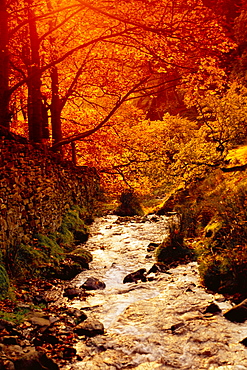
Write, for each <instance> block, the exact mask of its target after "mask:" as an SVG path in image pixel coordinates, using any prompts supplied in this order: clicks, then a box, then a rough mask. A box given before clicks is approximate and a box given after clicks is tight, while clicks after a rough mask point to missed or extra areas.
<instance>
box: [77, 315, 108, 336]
mask: <svg viewBox="0 0 247 370" xmlns="http://www.w3.org/2000/svg"><path fill="white" fill-rule="evenodd" d="M75 332H76V333H77V334H78V335H85V336H86V337H95V336H96V335H99V334H104V326H103V324H102V323H101V322H100V321H98V320H92V319H87V320H85V321H83V322H82V323H80V324H78V325H77V326H76V328H75Z"/></svg>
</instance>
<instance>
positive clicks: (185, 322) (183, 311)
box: [64, 216, 247, 370]
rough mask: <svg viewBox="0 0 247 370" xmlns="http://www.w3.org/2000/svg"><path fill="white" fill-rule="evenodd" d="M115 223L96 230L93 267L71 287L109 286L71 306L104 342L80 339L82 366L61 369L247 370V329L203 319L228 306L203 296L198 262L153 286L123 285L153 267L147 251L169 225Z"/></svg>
mask: <svg viewBox="0 0 247 370" xmlns="http://www.w3.org/2000/svg"><path fill="white" fill-rule="evenodd" d="M116 221H117V217H116V216H107V217H104V218H100V219H97V220H96V221H95V222H94V224H93V225H92V228H91V236H90V238H89V240H88V242H87V245H86V248H87V249H89V250H90V251H91V252H92V254H93V262H92V263H91V264H90V270H88V271H84V272H82V273H81V274H80V275H78V276H77V277H76V278H75V279H74V281H73V283H74V285H76V286H78V287H79V286H81V285H82V284H83V283H84V282H85V280H86V279H87V278H88V277H96V278H98V279H100V280H101V281H104V282H105V284H106V288H105V289H104V290H96V291H90V295H89V297H87V298H86V300H85V301H79V300H74V301H72V303H71V306H72V307H76V308H80V309H82V310H83V311H85V313H86V314H87V315H88V317H90V318H94V319H97V320H99V321H100V322H102V323H103V325H104V328H105V334H104V335H98V336H96V337H94V338H88V339H85V338H82V340H81V341H80V342H79V343H78V345H77V353H78V355H80V357H81V359H82V360H81V361H78V362H76V363H75V364H73V365H72V364H71V365H69V366H66V367H65V368H64V369H66V370H116V369H135V370H153V369H158V370H160V369H171V370H172V369H184V370H190V369H194V370H202V369H208V370H216V369H217V370H244V369H245V370H247V349H246V347H245V346H244V345H243V344H240V343H239V342H240V341H241V340H242V339H244V338H245V337H247V326H246V324H236V323H232V322H229V321H227V320H226V319H225V318H224V316H223V315H222V314H217V315H213V314H204V313H203V309H204V308H206V307H207V306H208V305H209V304H210V303H212V302H214V303H216V304H217V305H218V306H219V307H220V308H221V309H222V312H224V311H225V310H227V309H228V308H230V307H231V304H230V303H229V302H227V301H225V300H224V297H223V296H221V295H219V294H216V295H213V294H210V293H207V292H206V291H205V290H204V289H203V287H202V286H201V285H200V281H199V277H198V271H197V264H196V263H195V262H191V263H189V264H187V265H180V266H178V267H177V268H173V269H170V270H169V274H167V273H158V274H156V275H155V276H153V280H152V281H147V282H140V283H137V284H135V283H127V284H123V282H122V281H123V278H124V277H125V276H126V275H127V274H128V273H130V272H133V271H136V270H138V269H139V268H146V269H147V270H149V269H150V268H151V267H152V265H153V263H154V262H155V259H154V257H153V255H152V254H151V253H148V252H147V246H148V244H149V243H150V242H156V243H157V242H161V241H162V239H163V238H164V235H165V233H166V230H167V225H168V221H167V218H166V217H159V218H158V219H156V221H154V220H152V219H151V218H150V219H149V220H148V221H146V222H143V223H141V222H138V220H135V219H132V220H129V221H128V222H120V223H117V222H116ZM150 276H151V275H150Z"/></svg>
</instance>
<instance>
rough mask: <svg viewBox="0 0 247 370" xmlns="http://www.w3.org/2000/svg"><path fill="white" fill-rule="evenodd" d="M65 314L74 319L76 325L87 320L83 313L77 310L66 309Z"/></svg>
mask: <svg viewBox="0 0 247 370" xmlns="http://www.w3.org/2000/svg"><path fill="white" fill-rule="evenodd" d="M66 314H67V315H69V316H73V317H75V318H76V320H77V322H78V323H79V322H82V321H85V320H86V319H87V315H86V314H85V312H83V311H81V310H79V309H78V308H73V307H71V308H68V309H67V311H66Z"/></svg>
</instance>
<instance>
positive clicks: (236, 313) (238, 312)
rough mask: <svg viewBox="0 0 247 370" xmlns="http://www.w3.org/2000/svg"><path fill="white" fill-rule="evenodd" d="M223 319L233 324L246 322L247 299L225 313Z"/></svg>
mask: <svg viewBox="0 0 247 370" xmlns="http://www.w3.org/2000/svg"><path fill="white" fill-rule="evenodd" d="M224 317H225V318H226V319H227V320H229V321H233V322H234V321H235V322H244V321H245V320H247V299H245V300H244V301H242V302H241V303H239V304H237V305H236V306H234V307H232V308H230V310H228V311H226V312H225V313H224Z"/></svg>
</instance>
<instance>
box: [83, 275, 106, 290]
mask: <svg viewBox="0 0 247 370" xmlns="http://www.w3.org/2000/svg"><path fill="white" fill-rule="evenodd" d="M81 288H84V289H86V290H98V289H100V290H103V289H105V283H104V282H103V281H100V280H99V279H97V278H94V277H89V278H88V279H87V280H86V281H85V283H84V284H82V286H81Z"/></svg>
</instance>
